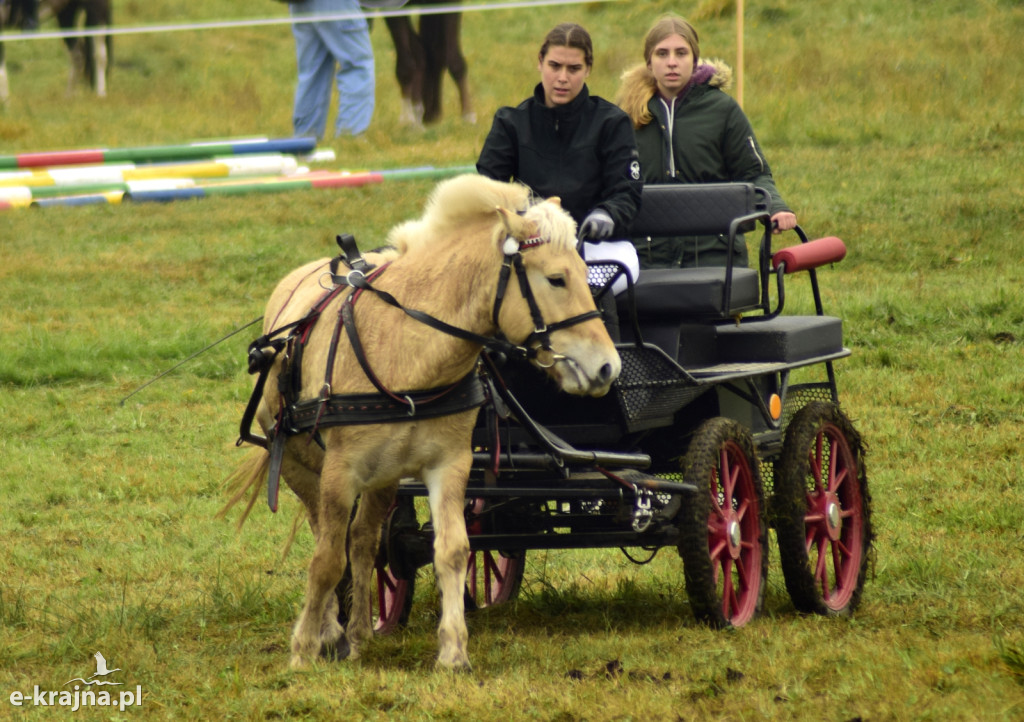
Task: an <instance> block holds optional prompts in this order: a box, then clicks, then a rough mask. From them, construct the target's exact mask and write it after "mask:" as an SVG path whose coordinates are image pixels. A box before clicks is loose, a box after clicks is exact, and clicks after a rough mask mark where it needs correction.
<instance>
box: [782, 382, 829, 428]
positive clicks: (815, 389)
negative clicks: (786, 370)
mask: <svg viewBox="0 0 1024 722" xmlns="http://www.w3.org/2000/svg"><path fill="white" fill-rule="evenodd" d="M812 401H826V402H829V403H831V401H832V387H831V386H829V384H828V383H826V382H821V383H810V384H800V385H796V386H790V387H789V392H788V393H787V394H786V402H785V404H784V405H783V407H782V428H783V429H787V428H789V422H790V421H792V420H793V416H794V415H795V414H796V412H797V411H799V410H800V409H802V408H803V407H805V406H807V404H809V403H811V402H812Z"/></svg>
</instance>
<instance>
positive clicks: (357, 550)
mask: <svg viewBox="0 0 1024 722" xmlns="http://www.w3.org/2000/svg"><path fill="white" fill-rule="evenodd" d="M397 489H398V487H397V486H393V487H390V488H387V489H380V490H375V491H367V492H364V493H363V495H362V496H361V497H360V498H359V505H358V507H357V508H356V513H355V518H354V519H353V520H352V524H351V526H349V540H348V557H349V567H350V569H351V570H352V607H351V610H350V611H349V614H348V626H347V628H346V630H345V638H346V640H347V641H348V647H349V654H350V655H351V658H352V659H358V658H359V654H360V652H361V651H362V649H363V647H365V646H366V644H367V643H368V642H369V641H370V639H371V638H372V637H373V623H372V620H371V618H370V617H371V609H370V597H371V595H372V594H373V593H374V592H375V591H376V590H374V589H370V577H371V576H372V571H373V567H374V565H375V563H376V561H377V549H378V547H379V546H380V530H381V525H382V524H383V523H384V519H385V517H386V516H387V513H388V510H389V509H390V508H391V505H392V503H394V500H395V492H396V491H397Z"/></svg>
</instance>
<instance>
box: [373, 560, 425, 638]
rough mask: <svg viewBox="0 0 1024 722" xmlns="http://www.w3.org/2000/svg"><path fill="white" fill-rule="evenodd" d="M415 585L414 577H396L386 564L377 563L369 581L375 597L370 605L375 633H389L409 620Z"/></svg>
mask: <svg viewBox="0 0 1024 722" xmlns="http://www.w3.org/2000/svg"><path fill="white" fill-rule="evenodd" d="M415 586H416V580H415V578H413V579H398V578H397V577H395V576H394V575H393V574H391V570H390V568H389V567H388V566H387V564H381V563H380V562H378V563H377V566H376V567H374V570H373V579H372V580H371V582H370V589H372V590H374V591H375V595H374V597H375V598H374V600H373V601H372V602H371V605H370V606H371V613H372V614H373V619H374V622H373V631H374V632H375V633H377V634H381V635H385V634H391V633H392V632H394V631H395V630H396V629H398V628H399V627H404V626H405V625H406V624H407V623H408V622H409V612H410V611H412V595H413V591H414V590H415Z"/></svg>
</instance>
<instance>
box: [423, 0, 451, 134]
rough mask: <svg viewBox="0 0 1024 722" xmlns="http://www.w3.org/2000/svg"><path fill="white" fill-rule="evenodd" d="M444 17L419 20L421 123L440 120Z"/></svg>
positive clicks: (436, 16) (443, 66) (426, 17)
mask: <svg viewBox="0 0 1024 722" xmlns="http://www.w3.org/2000/svg"><path fill="white" fill-rule="evenodd" d="M445 17H446V14H444V15H424V16H423V17H421V18H420V39H421V40H422V41H423V53H424V56H425V67H424V71H423V122H424V123H436V122H437V121H439V120H440V119H441V114H442V111H443V107H442V102H441V99H442V91H443V85H442V82H443V80H444V69H445V52H446V51H445V47H444V45H445V37H444V18H445Z"/></svg>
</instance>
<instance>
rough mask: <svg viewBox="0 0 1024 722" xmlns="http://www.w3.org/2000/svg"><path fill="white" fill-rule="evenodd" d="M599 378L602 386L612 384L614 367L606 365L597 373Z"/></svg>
mask: <svg viewBox="0 0 1024 722" xmlns="http://www.w3.org/2000/svg"><path fill="white" fill-rule="evenodd" d="M597 378H598V380H600V381H601V383H602V384H610V383H611V382H612V380H613V379H612V365H611V364H610V363H606V364H605V365H604V366H602V367H601V368H600V369H598V372H597Z"/></svg>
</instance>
